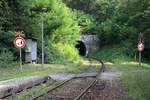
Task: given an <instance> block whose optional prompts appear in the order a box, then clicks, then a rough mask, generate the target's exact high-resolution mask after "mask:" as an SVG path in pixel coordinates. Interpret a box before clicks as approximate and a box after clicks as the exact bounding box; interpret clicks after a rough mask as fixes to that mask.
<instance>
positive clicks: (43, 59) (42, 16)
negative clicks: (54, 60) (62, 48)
mask: <svg viewBox="0 0 150 100" xmlns="http://www.w3.org/2000/svg"><path fill="white" fill-rule="evenodd" d="M41 19H42V67H44V18H43V15H41Z"/></svg>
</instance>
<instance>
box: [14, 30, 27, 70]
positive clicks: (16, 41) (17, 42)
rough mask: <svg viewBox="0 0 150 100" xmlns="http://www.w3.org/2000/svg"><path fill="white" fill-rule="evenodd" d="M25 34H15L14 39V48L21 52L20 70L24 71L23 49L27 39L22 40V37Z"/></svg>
mask: <svg viewBox="0 0 150 100" xmlns="http://www.w3.org/2000/svg"><path fill="white" fill-rule="evenodd" d="M23 35H24V34H22V32H15V37H16V36H18V37H16V38H15V39H14V46H15V48H18V49H19V52H20V70H21V71H22V48H24V47H25V39H24V38H22V37H21V36H23Z"/></svg>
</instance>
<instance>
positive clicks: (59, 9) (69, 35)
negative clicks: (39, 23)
mask: <svg viewBox="0 0 150 100" xmlns="http://www.w3.org/2000/svg"><path fill="white" fill-rule="evenodd" d="M33 1H34V2H33ZM30 2H31V4H30V8H31V9H35V10H36V9H39V8H42V7H46V8H47V9H48V11H47V12H46V13H44V14H43V15H44V19H45V23H44V24H45V38H47V41H45V42H47V43H45V44H47V45H45V46H46V47H48V44H52V47H54V48H56V49H57V50H58V51H59V53H60V55H62V56H65V58H67V59H68V60H75V59H76V60H77V59H78V58H79V56H78V52H77V50H76V48H75V44H76V40H77V39H78V38H79V35H80V34H79V33H80V27H79V26H78V22H77V21H76V16H75V15H74V13H73V11H72V10H71V9H69V8H68V7H67V6H66V5H65V4H64V3H63V2H62V1H61V0H42V1H41V0H30V1H29V3H30ZM32 15H33V16H34V18H37V19H40V14H39V13H37V12H36V11H32ZM39 33H40V32H39ZM39 35H40V34H37V33H35V36H39ZM39 40H40V39H39Z"/></svg>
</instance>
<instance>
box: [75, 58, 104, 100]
mask: <svg viewBox="0 0 150 100" xmlns="http://www.w3.org/2000/svg"><path fill="white" fill-rule="evenodd" d="M91 58H92V59H95V60H97V61H99V62H100V63H101V68H100V69H99V71H98V73H97V75H96V78H95V79H94V80H93V82H91V84H90V85H89V86H87V88H85V89H84V90H83V91H82V92H81V93H80V94H79V95H78V96H77V97H76V98H75V99H74V100H80V99H81V98H82V97H83V96H84V95H86V93H87V91H88V90H89V89H90V88H91V87H92V86H93V85H94V84H96V83H97V82H98V76H99V75H100V74H101V73H102V72H104V71H105V70H106V66H105V65H104V63H103V61H102V60H100V59H97V58H93V57H90V59H91Z"/></svg>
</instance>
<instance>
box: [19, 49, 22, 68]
mask: <svg viewBox="0 0 150 100" xmlns="http://www.w3.org/2000/svg"><path fill="white" fill-rule="evenodd" d="M19 50H20V69H21V71H22V50H21V48H20V49H19Z"/></svg>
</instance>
